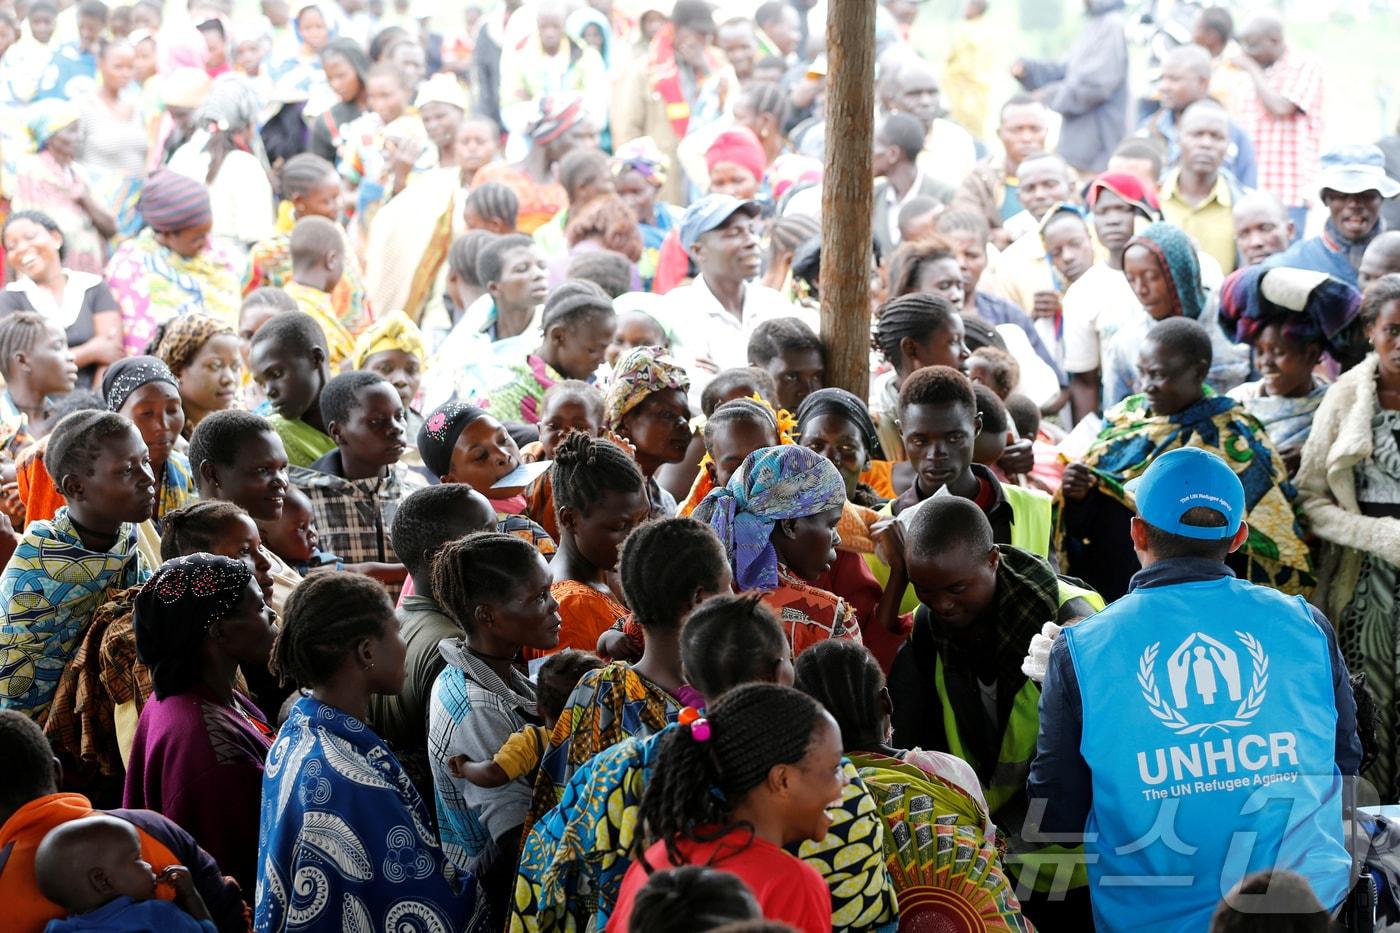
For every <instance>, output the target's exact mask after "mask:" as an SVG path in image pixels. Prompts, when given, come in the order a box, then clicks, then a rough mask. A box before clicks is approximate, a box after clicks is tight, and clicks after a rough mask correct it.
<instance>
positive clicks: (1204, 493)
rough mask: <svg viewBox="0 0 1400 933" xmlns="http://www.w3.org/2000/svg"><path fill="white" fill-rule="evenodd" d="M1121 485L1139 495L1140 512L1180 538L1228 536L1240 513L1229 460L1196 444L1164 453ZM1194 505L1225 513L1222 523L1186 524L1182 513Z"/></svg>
mask: <svg viewBox="0 0 1400 933" xmlns="http://www.w3.org/2000/svg"><path fill="white" fill-rule="evenodd" d="M1125 488H1126V489H1127V490H1128V491H1129V492H1131V493H1132V494H1133V496H1134V498H1136V499H1137V510H1138V518H1141V519H1142V520H1143V521H1145V522H1147V524H1149V525H1151V526H1153V527H1154V528H1160V529H1161V530H1162V531H1165V532H1167V533H1168V534H1174V535H1180V536H1182V537H1183V538H1195V539H1197V540H1199V541H1220V540H1223V539H1225V538H1232V537H1234V535H1235V532H1237V531H1239V530H1240V521H1241V520H1242V519H1243V518H1244V486H1243V484H1241V483H1240V478H1239V477H1238V476H1236V475H1235V471H1234V470H1232V469H1231V468H1230V465H1229V464H1228V463H1226V462H1225V461H1224V460H1222V459H1221V458H1220V457H1218V456H1216V455H1215V454H1213V453H1211V452H1210V451H1207V450H1201V449H1200V448H1199V447H1180V448H1178V449H1176V450H1172V451H1168V452H1167V453H1164V454H1162V455H1161V456H1160V457H1158V458H1157V459H1156V460H1153V461H1152V464H1151V466H1149V467H1148V468H1147V472H1145V473H1143V474H1142V475H1141V476H1139V477H1138V478H1137V479H1134V480H1131V481H1129V482H1128V483H1127V484H1126V486H1125ZM1195 508H1207V509H1214V510H1215V511H1217V512H1219V513H1220V514H1222V515H1224V516H1225V524H1224V525H1222V526H1217V527H1214V528H1203V527H1201V526H1200V525H1187V524H1184V523H1183V522H1182V521H1181V517H1182V516H1183V515H1185V514H1186V513H1187V512H1189V511H1190V510H1191V509H1195Z"/></svg>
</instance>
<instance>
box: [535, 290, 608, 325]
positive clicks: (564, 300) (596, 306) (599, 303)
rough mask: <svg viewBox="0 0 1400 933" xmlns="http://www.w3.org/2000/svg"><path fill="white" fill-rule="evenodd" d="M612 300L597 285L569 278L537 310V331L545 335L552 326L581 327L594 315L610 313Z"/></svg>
mask: <svg viewBox="0 0 1400 933" xmlns="http://www.w3.org/2000/svg"><path fill="white" fill-rule="evenodd" d="M615 313H616V312H615V311H613V303H612V299H611V298H609V297H608V295H607V292H605V291H603V289H602V288H600V287H599V286H598V285H595V284H594V283H592V282H588V281H582V280H580V281H569V282H565V283H563V284H562V285H560V286H559V287H557V288H555V289H554V290H553V291H552V292H550V293H549V295H548V297H546V298H545V300H544V310H543V311H542V312H541V313H540V331H541V332H542V333H544V334H548V333H549V332H550V330H551V329H553V328H555V327H564V328H567V329H570V330H573V329H576V328H578V327H581V326H582V325H583V323H584V321H585V320H586V319H587V318H589V317H592V316H593V315H595V314H602V315H608V316H609V317H611V316H613V315H614V314H615Z"/></svg>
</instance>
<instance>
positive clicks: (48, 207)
mask: <svg viewBox="0 0 1400 933" xmlns="http://www.w3.org/2000/svg"><path fill="white" fill-rule="evenodd" d="M80 168H81V166H79V165H78V164H77V163H76V162H67V163H62V162H59V161H58V159H56V158H54V155H53V153H52V152H50V151H48V150H43V151H41V152H36V153H31V154H29V155H25V156H21V157H20V158H19V160H18V161H17V163H16V168H15V184H14V189H13V190H14V197H13V201H12V202H11V204H10V210H11V211H13V212H15V213H18V212H19V211H31V210H37V211H43V212H44V213H45V214H48V215H49V217H51V218H53V221H54V223H56V224H58V227H59V229H60V230H61V231H62V232H63V267H64V268H65V269H74V270H76V271H78V272H90V273H93V274H95V275H101V274H102V264H103V263H104V262H105V261H106V259H107V244H106V241H105V240H104V239H103V238H102V236H101V234H99V233H98V232H97V228H96V227H95V226H94V225H93V223H92V218H91V217H89V216H88V213H87V211H86V210H84V209H83V206H82V205H81V204H80V203H78V192H80V191H82V190H83V189H84V188H85V187H86V186H87V185H88V182H87V179H86V178H85V177H84V174H83V173H81V172H80Z"/></svg>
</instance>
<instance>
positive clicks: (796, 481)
mask: <svg viewBox="0 0 1400 933" xmlns="http://www.w3.org/2000/svg"><path fill="white" fill-rule="evenodd" d="M845 504H846V483H845V481H844V480H842V479H841V474H840V473H838V472H837V471H836V467H834V466H832V465H831V461H829V460H827V459H826V458H825V457H823V456H822V455H821V454H819V453H816V452H814V451H811V450H808V449H807V448H806V447H797V446H793V445H784V446H782V447H764V448H762V449H761V450H755V451H754V452H753V453H751V454H749V455H748V457H746V458H745V459H744V463H743V465H742V466H740V467H739V469H738V470H736V471H735V472H734V475H733V476H732V477H730V479H729V485H728V486H720V487H719V488H717V489H712V490H710V494H709V495H708V496H706V497H705V499H704V501H703V502H701V503H700V505H699V507H697V508H696V510H695V517H696V518H697V519H699V520H700V521H702V522H706V523H708V524H709V526H710V527H711V528H713V529H714V531H715V534H717V535H719V539H720V541H722V542H724V551H725V553H726V554H727V555H728V556H729V564H730V566H731V567H733V568H734V581H735V583H736V584H737V585H738V588H739V589H740V590H772V589H776V588H777V586H778V552H777V551H776V550H775V549H774V548H773V543H772V542H771V541H770V540H769V538H770V537H771V536H772V534H773V525H774V524H775V523H777V522H780V521H784V520H786V519H790V518H806V517H807V516H809V515H817V514H819V513H821V512H826V511H828V510H830V509H838V508H841V507H842V506H843V505H845Z"/></svg>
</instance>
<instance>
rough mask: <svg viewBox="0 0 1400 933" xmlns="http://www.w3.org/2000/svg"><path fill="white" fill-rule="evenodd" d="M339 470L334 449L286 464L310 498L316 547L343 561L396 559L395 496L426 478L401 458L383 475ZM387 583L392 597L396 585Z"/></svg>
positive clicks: (396, 591)
mask: <svg viewBox="0 0 1400 933" xmlns="http://www.w3.org/2000/svg"><path fill="white" fill-rule="evenodd" d="M341 472H342V468H341V465H340V451H339V450H333V451H331V452H330V453H328V454H326V455H325V456H324V457H322V458H321V459H319V460H317V461H316V462H315V463H313V464H311V466H309V467H292V468H291V471H290V478H291V481H292V485H294V486H296V487H297V488H298V489H300V490H301V491H302V492H304V493H306V497H307V498H308V499H310V500H311V513H312V515H314V516H315V518H316V531H317V533H318V534H319V535H320V538H321V547H322V548H323V549H324V550H327V551H329V552H331V553H332V554H335V555H336V556H337V557H339V558H340V559H341V560H342V561H344V562H345V563H347V564H359V563H364V562H365V561H380V562H383V563H390V564H396V563H399V558H398V555H397V554H395V553H394V546H393V545H392V544H391V543H390V542H389V530H390V528H392V527H393V524H394V513H395V512H397V511H398V508H399V502H400V501H402V500H403V498H404V497H405V496H407V495H408V494H409V493H411V492H413V491H414V490H415V489H420V488H422V487H424V486H426V485H428V482H427V480H425V479H424V478H423V477H422V476H420V475H418V474H417V473H415V472H414V471H413V470H410V469H409V468H408V467H406V466H404V465H403V464H402V463H396V464H394V465H393V466H392V467H390V468H389V475H388V476H378V477H371V478H370V479H355V480H351V479H344V478H343V477H341V476H340V475H339V474H340V473H341ZM387 589H388V590H389V595H390V596H391V597H392V598H394V599H395V600H397V599H398V597H399V590H400V589H401V587H397V586H391V587H387Z"/></svg>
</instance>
